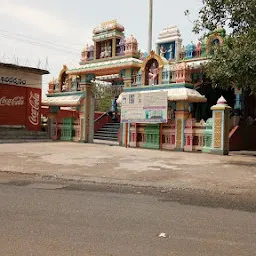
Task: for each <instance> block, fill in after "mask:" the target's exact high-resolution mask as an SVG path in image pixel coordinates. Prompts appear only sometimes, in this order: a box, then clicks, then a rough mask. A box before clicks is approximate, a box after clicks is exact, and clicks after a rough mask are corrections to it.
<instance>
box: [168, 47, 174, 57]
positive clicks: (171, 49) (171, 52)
mask: <svg viewBox="0 0 256 256" xmlns="http://www.w3.org/2000/svg"><path fill="white" fill-rule="evenodd" d="M168 52H169V53H170V57H169V60H172V59H173V58H172V56H173V48H172V45H170V49H169V51H168Z"/></svg>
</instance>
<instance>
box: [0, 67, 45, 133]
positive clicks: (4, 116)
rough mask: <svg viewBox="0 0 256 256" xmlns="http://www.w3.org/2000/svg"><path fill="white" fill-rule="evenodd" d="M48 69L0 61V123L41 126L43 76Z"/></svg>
mask: <svg viewBox="0 0 256 256" xmlns="http://www.w3.org/2000/svg"><path fill="white" fill-rule="evenodd" d="M46 74H49V72H48V71H47V70H42V69H37V68H31V67H25V66H18V65H13V64H7V63H0V127H10V128H12V127H13V128H14V127H17V128H19V127H21V128H26V130H29V131H39V130H40V129H41V98H42V76H43V75H46Z"/></svg>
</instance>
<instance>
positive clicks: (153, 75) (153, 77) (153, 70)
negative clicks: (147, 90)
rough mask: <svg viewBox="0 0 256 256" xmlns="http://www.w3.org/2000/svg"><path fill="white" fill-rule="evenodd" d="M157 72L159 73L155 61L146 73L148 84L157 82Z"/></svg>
mask: <svg viewBox="0 0 256 256" xmlns="http://www.w3.org/2000/svg"><path fill="white" fill-rule="evenodd" d="M158 74H159V70H158V67H157V66H156V63H155V62H153V64H152V65H151V67H150V68H149V73H148V81H149V85H156V84H158Z"/></svg>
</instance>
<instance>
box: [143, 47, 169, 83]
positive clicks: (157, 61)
mask: <svg viewBox="0 0 256 256" xmlns="http://www.w3.org/2000/svg"><path fill="white" fill-rule="evenodd" d="M163 66H164V61H163V59H162V58H161V57H160V55H158V54H156V53H155V52H154V51H151V52H150V54H149V56H147V58H146V59H145V60H144V62H143V63H142V67H141V72H142V84H143V85H149V72H150V68H152V69H158V77H157V83H158V84H162V72H163ZM152 71H153V70H152Z"/></svg>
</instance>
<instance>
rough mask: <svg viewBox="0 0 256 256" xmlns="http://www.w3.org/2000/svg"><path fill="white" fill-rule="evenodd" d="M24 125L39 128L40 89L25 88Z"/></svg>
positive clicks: (31, 128) (32, 128)
mask: <svg viewBox="0 0 256 256" xmlns="http://www.w3.org/2000/svg"><path fill="white" fill-rule="evenodd" d="M26 118H27V120H26V127H27V128H28V129H29V130H30V131H32V130H40V129H41V90H40V89H34V88H27V117H26Z"/></svg>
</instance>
